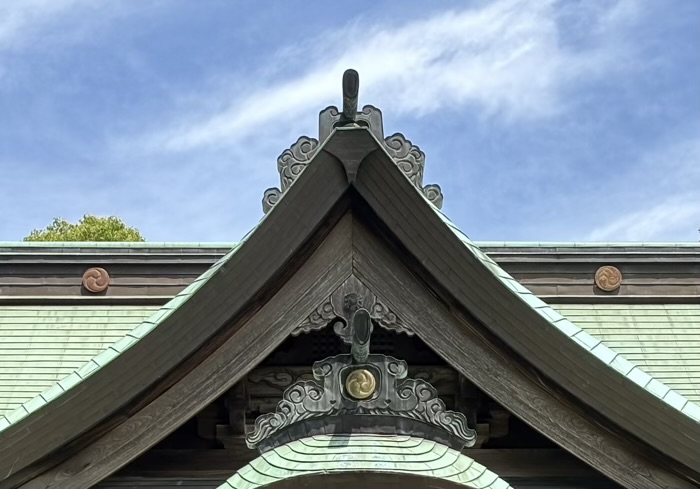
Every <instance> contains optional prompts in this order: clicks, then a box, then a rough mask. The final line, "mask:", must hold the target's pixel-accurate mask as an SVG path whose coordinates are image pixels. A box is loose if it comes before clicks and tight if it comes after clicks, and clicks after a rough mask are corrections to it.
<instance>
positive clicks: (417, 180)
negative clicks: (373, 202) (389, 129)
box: [384, 133, 443, 209]
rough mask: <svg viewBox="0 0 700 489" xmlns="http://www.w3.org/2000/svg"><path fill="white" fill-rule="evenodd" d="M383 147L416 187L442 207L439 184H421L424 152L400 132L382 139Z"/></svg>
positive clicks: (433, 202)
mask: <svg viewBox="0 0 700 489" xmlns="http://www.w3.org/2000/svg"><path fill="white" fill-rule="evenodd" d="M384 147H385V148H386V151H387V153H389V156H391V158H392V159H393V160H394V162H395V163H396V166H398V167H399V168H400V169H401V171H402V172H403V173H404V175H406V176H407V177H408V179H409V180H410V181H411V183H413V185H415V186H416V188H417V189H418V190H419V191H420V192H421V193H422V194H423V195H424V196H425V198H426V199H428V201H429V202H431V203H432V204H433V205H434V206H435V207H437V208H438V209H440V208H442V200H443V197H442V190H441V189H440V186H439V185H435V184H431V185H426V186H425V187H424V186H423V171H424V170H425V153H424V152H423V151H421V149H420V148H419V147H418V146H416V145H415V144H413V143H412V142H411V141H409V140H408V139H406V137H405V136H404V135H403V134H401V133H396V134H393V135H391V136H389V137H387V138H386V139H385V140H384Z"/></svg>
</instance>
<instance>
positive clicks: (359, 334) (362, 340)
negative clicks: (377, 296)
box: [350, 309, 372, 363]
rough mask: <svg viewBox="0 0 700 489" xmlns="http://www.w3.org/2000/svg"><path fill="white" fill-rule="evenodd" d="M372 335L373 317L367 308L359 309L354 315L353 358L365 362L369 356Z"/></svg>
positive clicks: (358, 361)
mask: <svg viewBox="0 0 700 489" xmlns="http://www.w3.org/2000/svg"><path fill="white" fill-rule="evenodd" d="M371 336H372V318H371V317H370V315H369V312H368V311H367V309H358V310H357V311H355V314H353V316H352V348H351V350H350V353H352V358H353V360H355V362H356V363H365V362H366V361H367V357H368V356H369V340H370V337H371Z"/></svg>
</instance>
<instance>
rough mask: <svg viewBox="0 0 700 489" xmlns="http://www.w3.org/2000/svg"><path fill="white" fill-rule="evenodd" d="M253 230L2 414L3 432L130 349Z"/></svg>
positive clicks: (197, 287) (182, 302) (203, 282)
mask: <svg viewBox="0 0 700 489" xmlns="http://www.w3.org/2000/svg"><path fill="white" fill-rule="evenodd" d="M252 232H253V231H251V232H249V233H248V235H246V237H244V238H243V239H242V240H241V242H240V243H237V244H236V245H235V246H234V247H233V248H232V249H231V250H230V251H229V252H228V253H226V254H225V255H224V256H222V257H221V258H220V259H219V260H218V261H217V262H216V263H214V264H213V265H212V266H211V267H209V268H208V269H207V271H205V272H204V273H203V274H202V275H200V276H199V277H197V278H196V279H195V280H194V281H193V282H192V283H191V284H190V285H188V286H187V287H186V288H185V289H184V290H182V291H181V292H180V293H179V294H177V295H176V296H175V297H173V298H172V299H170V300H169V301H168V302H167V303H166V304H164V305H163V306H162V307H161V308H160V309H158V310H157V311H156V312H154V313H153V314H152V315H151V316H150V317H148V318H147V319H145V320H144V321H143V322H141V324H139V325H138V326H136V327H135V328H133V329H132V330H131V331H129V332H128V333H127V334H126V335H124V337H122V338H121V339H120V340H118V341H116V342H115V343H113V344H112V345H110V346H108V347H107V348H106V349H104V350H103V351H102V352H100V353H98V354H97V355H96V356H95V357H93V358H92V359H91V360H89V361H88V362H86V363H85V364H84V365H83V366H82V367H80V368H78V369H76V370H74V371H73V372H72V373H70V374H68V375H67V376H66V377H64V378H63V379H61V380H60V381H58V382H57V383H56V384H54V385H53V386H51V387H49V388H48V389H46V390H45V391H43V392H41V393H40V394H38V395H36V396H34V397H33V398H32V399H29V400H28V401H26V402H24V403H23V404H21V405H20V406H19V407H17V408H16V409H15V410H13V411H11V412H9V413H7V414H6V415H2V416H0V434H1V433H2V432H3V431H4V430H6V429H7V428H9V427H10V426H12V425H13V424H15V423H18V422H19V421H21V420H22V419H24V418H25V417H27V416H28V415H30V414H31V413H33V412H34V411H36V410H38V409H39V408H41V407H43V406H45V405H46V404H48V403H50V402H52V401H54V400H55V399H59V398H60V397H61V396H62V395H63V394H64V393H66V392H67V391H68V390H70V389H71V388H73V387H75V386H76V385H78V384H80V383H81V382H82V381H84V380H85V379H87V378H88V377H90V376H92V375H94V374H95V373H96V372H98V371H100V370H101V369H102V368H103V367H104V366H105V365H107V364H109V363H110V362H111V361H112V360H114V359H115V358H117V357H118V356H119V355H121V354H122V353H123V352H124V351H126V350H127V349H129V348H131V347H132V346H133V345H134V344H136V343H137V342H138V341H140V340H141V339H142V338H144V337H145V336H146V335H148V334H149V333H150V332H151V331H153V330H154V329H155V328H157V327H158V326H159V325H160V324H161V323H163V321H165V319H166V318H167V317H168V316H170V315H171V314H172V313H173V312H175V311H176V310H177V309H178V308H179V307H181V306H182V304H184V303H185V302H187V300H188V299H189V298H190V297H192V295H193V294H194V293H195V292H196V291H197V290H199V288H200V287H202V285H204V284H205V283H206V282H207V281H208V280H209V279H210V278H211V277H212V276H213V275H214V274H215V273H216V272H217V271H218V270H219V268H221V267H222V266H223V265H224V264H225V263H226V262H228V261H229V260H230V258H231V257H232V256H233V255H234V254H235V252H236V250H237V249H238V248H239V247H240V245H241V244H242V243H244V242H245V241H246V239H247V237H248V236H250V234H251V233H252Z"/></svg>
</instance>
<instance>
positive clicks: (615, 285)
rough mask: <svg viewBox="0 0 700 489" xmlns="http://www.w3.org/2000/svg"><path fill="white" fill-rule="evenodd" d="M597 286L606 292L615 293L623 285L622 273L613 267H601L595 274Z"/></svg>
mask: <svg viewBox="0 0 700 489" xmlns="http://www.w3.org/2000/svg"><path fill="white" fill-rule="evenodd" d="M595 284H596V286H597V287H598V288H599V289H600V290H603V291H605V292H614V291H615V290H617V289H619V288H620V285H621V284H622V273H621V272H620V270H618V269H617V268H616V267H614V266H612V265H605V266H602V267H600V268H599V269H598V270H596V272H595Z"/></svg>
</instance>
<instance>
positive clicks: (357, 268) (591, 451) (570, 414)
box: [353, 222, 695, 489]
mask: <svg viewBox="0 0 700 489" xmlns="http://www.w3.org/2000/svg"><path fill="white" fill-rule="evenodd" d="M353 247H354V252H353V270H354V273H355V274H356V276H357V277H358V278H359V279H360V280H362V281H363V282H364V283H365V285H367V286H368V287H369V288H370V289H371V290H372V291H373V292H374V293H375V294H377V296H378V297H380V298H382V299H383V300H384V301H385V302H386V303H387V304H388V305H390V307H393V308H394V309H395V310H399V311H401V312H402V314H403V315H404V317H405V320H406V321H407V323H409V324H410V327H411V328H412V329H413V330H414V331H415V332H416V334H417V335H419V336H420V337H421V339H423V341H425V342H426V343H427V344H428V346H430V347H431V348H432V349H434V350H435V351H436V352H437V353H438V354H440V355H441V356H442V357H443V358H445V360H446V361H447V362H448V363H449V364H450V365H452V366H453V367H454V368H455V369H457V370H458V371H459V372H460V373H461V374H462V375H464V376H465V377H466V378H468V379H469V380H470V381H472V382H473V383H474V384H476V385H477V387H479V388H480V389H482V390H483V391H484V392H485V393H486V394H488V395H489V396H491V397H492V398H493V399H494V400H496V401H497V402H499V403H500V404H501V405H502V406H503V407H505V408H506V409H508V410H509V411H511V412H512V413H513V414H514V415H516V416H518V417H519V418H521V419H522V420H524V421H525V422H526V423H527V424H529V425H530V426H532V427H533V428H535V429H536V430H537V431H539V432H540V433H542V434H543V435H545V436H547V437H548V438H550V439H551V440H552V441H554V442H555V443H557V444H559V445H560V446H561V447H563V448H565V449H566V450H568V451H569V452H570V453H572V454H574V455H576V456H577V457H579V458H580V459H581V460H583V461H585V462H586V463H588V464H590V465H592V466H594V467H597V468H598V469H599V470H600V471H601V472H603V473H604V474H606V475H607V476H608V477H610V478H612V479H613V480H615V481H616V482H618V483H620V484H622V485H623V486H625V487H628V488H629V489H638V488H640V487H644V488H647V489H651V488H666V489H680V488H691V487H695V485H694V484H692V483H690V482H687V481H686V480H684V479H683V478H679V477H677V476H676V475H674V473H673V471H672V469H669V468H668V467H669V465H673V464H669V462H670V460H668V461H666V460H664V458H663V457H661V456H660V455H658V454H656V453H655V452H653V451H652V450H650V449H648V448H644V447H643V446H638V444H636V443H635V442H633V441H632V440H629V439H627V437H626V436H624V435H623V434H622V433H619V432H616V431H614V425H612V423H607V425H608V426H605V425H603V424H601V423H600V422H598V420H597V417H596V415H595V413H594V412H591V411H590V410H588V411H587V410H586V408H585V406H584V405H582V404H581V403H580V401H578V402H577V401H575V400H574V399H573V398H572V397H571V396H570V395H568V394H566V393H565V392H562V391H561V390H560V389H559V388H558V387H557V386H556V384H555V383H554V382H552V381H550V380H548V379H547V378H546V377H541V376H540V375H539V374H538V373H537V371H535V370H534V369H532V368H531V367H530V366H529V365H528V364H527V363H526V362H524V361H522V360H519V359H518V355H517V354H514V353H513V352H512V351H511V350H510V349H509V348H508V347H506V346H505V345H504V344H502V342H501V341H500V340H498V339H497V338H495V337H494V336H493V335H492V334H491V333H489V332H488V331H486V330H484V328H481V327H479V326H477V324H476V321H474V320H473V319H471V318H470V316H468V315H467V314H466V313H465V312H464V311H463V310H461V308H460V306H459V305H457V304H454V305H453V304H450V302H448V301H449V300H450V299H449V297H445V296H444V295H443V293H442V292H441V291H439V290H438V289H434V288H433V289H432V293H430V292H427V291H426V289H425V285H423V284H422V283H421V281H420V279H419V278H417V277H416V276H415V275H413V274H412V273H411V272H409V271H408V270H407V269H406V268H405V267H404V266H403V265H402V264H401V263H400V262H399V259H398V256H402V255H403V256H405V255H404V254H403V253H401V252H400V251H399V250H397V249H393V250H392V249H389V248H388V247H386V246H385V245H383V244H381V242H380V241H379V240H378V239H377V238H376V237H375V236H374V235H373V234H372V233H371V232H370V231H369V230H368V229H367V228H366V227H365V226H363V225H361V224H359V223H357V222H356V223H355V226H354V231H353ZM419 268H420V265H418V264H414V266H413V267H412V268H411V269H412V271H413V272H414V273H417V272H419ZM675 465H679V464H677V463H676V464H675Z"/></svg>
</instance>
